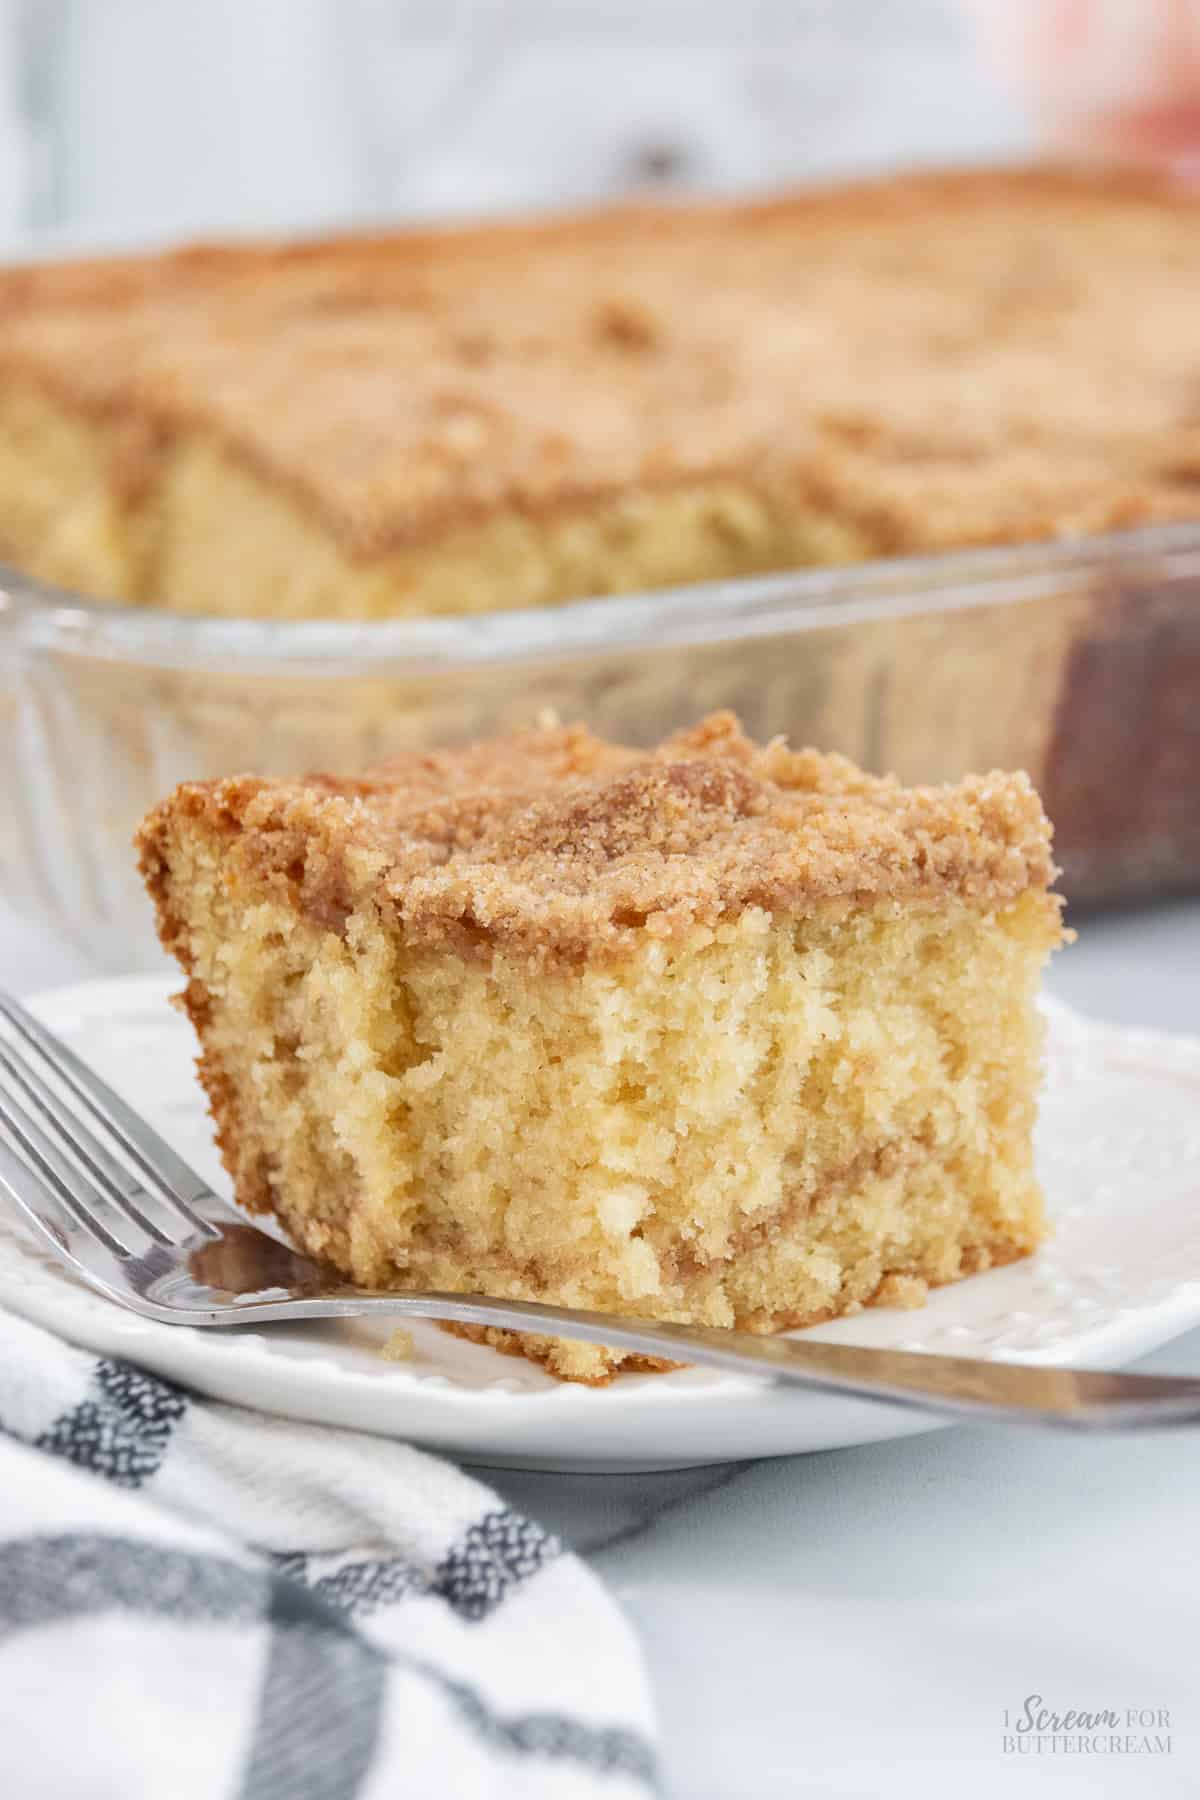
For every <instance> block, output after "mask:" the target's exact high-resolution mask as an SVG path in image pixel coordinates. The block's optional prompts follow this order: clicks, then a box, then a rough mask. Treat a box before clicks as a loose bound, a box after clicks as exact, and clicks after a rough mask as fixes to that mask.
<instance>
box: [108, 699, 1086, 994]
mask: <svg viewBox="0 0 1200 1800" xmlns="http://www.w3.org/2000/svg"><path fill="white" fill-rule="evenodd" d="M197 825H198V826H200V827H201V829H203V830H205V831H208V832H210V833H216V834H218V835H219V836H221V837H222V838H224V839H225V847H224V868H225V879H226V881H227V882H228V883H229V884H230V885H231V887H236V885H237V883H238V882H239V880H240V879H241V878H242V877H243V876H247V877H253V878H254V879H255V880H256V881H261V880H262V879H263V878H264V877H265V878H266V879H267V881H268V882H269V883H272V884H274V885H276V886H277V887H278V890H279V892H280V893H281V894H282V895H284V896H286V898H287V899H288V901H289V904H291V905H294V906H296V907H298V908H300V909H301V910H303V911H304V912H306V913H307V914H308V915H309V916H311V917H313V918H315V919H316V920H317V921H318V923H320V924H322V925H324V926H327V927H328V928H331V929H334V930H340V929H341V928H342V926H343V925H344V922H345V920H346V918H347V917H348V915H349V914H350V913H351V912H353V911H356V910H357V909H358V908H359V907H360V906H362V905H363V904H364V903H372V904H375V905H377V906H379V907H380V908H381V909H382V910H384V911H386V912H387V913H388V914H389V915H390V916H392V917H394V918H395V920H396V922H397V924H398V926H399V928H400V929H401V930H402V932H403V935H404V937H405V940H406V941H407V942H408V943H409V944H422V943H423V944H429V945H444V946H446V947H447V948H450V949H453V950H456V951H458V952H460V953H462V954H465V955H470V956H480V955H483V956H487V955H490V954H491V953H493V952H495V951H503V952H505V953H507V954H509V955H512V956H517V957H521V958H524V959H527V960H528V961H529V962H530V963H531V964H534V965H538V966H542V965H547V964H553V963H561V964H579V963H583V962H585V961H588V960H595V959H602V958H605V957H611V956H617V955H620V953H621V951H622V950H623V949H628V948H630V947H632V946H633V945H634V944H635V943H637V942H644V941H645V937H646V936H647V935H649V936H650V937H652V938H655V937H656V938H662V939H679V938H684V937H686V938H689V939H692V940H694V939H695V936H696V934H697V933H701V934H703V933H706V932H707V933H711V932H712V931H713V930H714V929H716V928H717V927H719V926H720V925H721V924H722V922H724V921H727V920H730V919H733V918H736V917H738V916H739V915H740V914H742V913H744V912H745V911H746V910H747V909H751V908H761V909H763V910H764V911H766V912H769V913H774V912H780V911H785V910H786V911H789V912H792V913H804V912H805V911H810V910H815V909H817V908H828V907H831V906H833V907H836V906H839V905H841V906H851V905H861V904H862V903H864V902H868V901H871V900H885V901H886V900H895V901H906V902H912V901H917V902H921V901H926V902H936V901H937V900H938V899H939V898H941V897H944V896H947V895H951V896H954V897H956V898H959V899H965V900H967V901H969V902H971V903H972V904H976V905H978V906H980V907H982V908H995V907H999V906H1004V905H1007V904H1009V903H1011V902H1012V901H1013V900H1014V899H1015V898H1017V897H1018V896H1019V895H1020V894H1021V893H1023V892H1024V891H1025V890H1026V889H1028V888H1031V887H1032V888H1042V889H1044V888H1045V887H1047V885H1048V884H1049V882H1050V881H1051V880H1052V879H1053V876H1054V873H1055V871H1054V867H1053V864H1052V861H1051V856H1050V826H1049V823H1048V821H1047V819H1046V817H1045V814H1044V812H1043V811H1042V807H1041V803H1040V801H1039V800H1038V797H1037V795H1036V793H1035V792H1034V790H1033V788H1032V786H1031V784H1030V782H1029V781H1028V779H1027V778H1026V777H1025V776H1024V775H1020V774H1017V775H1003V774H991V775H987V776H981V777H969V778H967V779H966V780H965V781H963V782H961V783H959V784H958V785H956V786H953V787H941V788H911V789H905V788H901V787H900V786H899V784H898V783H897V782H896V781H895V780H893V779H891V778H887V777H885V778H878V777H874V776H869V775H866V774H864V773H863V772H862V771H861V770H859V769H857V768H856V767H855V766H854V765H853V764H852V763H849V762H847V761H846V760H845V759H844V758H842V757H838V756H826V755H822V754H820V753H819V752H817V751H815V750H800V751H792V750H789V749H788V748H787V746H786V745H785V744H784V743H783V742H782V741H776V742H774V743H771V744H768V745H766V746H764V747H759V746H756V745H755V744H753V743H752V742H751V741H750V740H749V739H747V738H746V737H745V736H744V735H743V734H742V732H741V729H740V727H739V725H738V723H737V721H736V719H735V718H734V717H733V716H732V715H731V714H728V713H715V714H712V715H710V716H709V717H708V718H707V719H704V720H702V721H701V722H700V724H698V725H697V726H695V727H694V728H693V729H692V730H690V731H687V732H683V733H680V734H678V735H677V736H675V737H673V738H669V739H668V740H667V741H666V742H665V743H664V744H662V745H660V746H659V748H658V749H657V750H655V751H652V752H646V751H639V750H634V749H629V748H626V747H623V746H620V745H614V744H609V743H606V742H604V741H603V740H602V739H599V738H596V737H594V736H593V735H592V734H591V733H590V732H588V731H587V730H586V729H585V728H583V727H582V726H572V727H558V726H554V727H547V728H543V729H539V730H535V731H530V732H528V733H524V734H519V735H517V736H514V737H510V738H499V739H492V740H486V741H483V742H481V743H477V744H472V745H467V746H466V747H464V748H462V749H457V750H445V751H439V752H432V753H412V754H409V755H405V756H401V757H397V758H395V759H393V760H392V761H390V762H388V763H385V764H383V765H381V766H380V767H379V768H378V769H376V770H374V771H372V772H370V773H368V774H366V775H364V776H362V777H361V778H358V779H346V780H338V779H335V778H333V777H329V776H312V777H309V778H308V779H307V780H305V781H283V780H281V781H268V780H262V779H257V778H241V779H233V780H226V781H216V782H207V783H190V784H186V785H185V786H183V787H181V788H179V789H178V790H177V791H176V793H175V794H174V795H173V796H172V797H171V798H170V799H169V800H167V801H166V802H165V803H164V804H163V805H162V806H160V807H159V808H158V809H157V810H156V811H155V812H154V813H152V814H151V815H150V817H149V818H148V819H147V820H146V822H145V824H144V825H143V827H142V830H141V833H140V834H139V843H140V848H141V855H142V867H143V870H144V872H145V874H146V877H147V881H148V884H149V886H150V889H151V892H152V894H153V895H154V896H155V898H156V900H157V901H158V904H159V909H160V929H161V931H162V934H163V937H164V941H165V942H166V943H167V944H168V947H169V948H177V945H176V939H177V937H178V926H177V924H176V922H175V921H173V919H172V918H171V916H170V914H169V909H168V907H167V902H166V900H165V897H164V896H165V879H164V871H165V866H166V855H167V845H168V841H169V839H170V838H171V836H172V834H173V833H174V832H175V831H176V830H177V828H181V829H183V830H185V831H186V830H188V829H189V828H194V827H195V826H197Z"/></svg>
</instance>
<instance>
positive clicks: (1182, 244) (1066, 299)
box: [0, 169, 1200, 558]
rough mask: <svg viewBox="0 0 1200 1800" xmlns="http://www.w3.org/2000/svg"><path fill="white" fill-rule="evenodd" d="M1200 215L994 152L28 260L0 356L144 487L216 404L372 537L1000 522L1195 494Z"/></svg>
mask: <svg viewBox="0 0 1200 1800" xmlns="http://www.w3.org/2000/svg"><path fill="white" fill-rule="evenodd" d="M1198 219H1200V214H1198V211H1197V206H1196V202H1195V200H1194V199H1190V198H1188V197H1187V195H1186V194H1185V193H1184V192H1182V191H1178V190H1174V189H1171V188H1168V187H1167V186H1165V185H1163V184H1160V183H1158V182H1156V181H1155V180H1154V179H1153V178H1150V177H1145V176H1135V175H1129V176H1124V177H1118V176H1113V175H1108V176H1105V177H1097V176H1094V175H1086V174H1082V173H1070V172H1067V171H1054V170H1048V169H1040V170H1039V169H1030V170H1025V171H1012V170H1009V171H986V170H980V171H973V172H963V173H957V174H937V175H929V174H922V175H912V176H906V177H902V178H897V179H893V180H889V181H883V182H876V183H865V184H862V185H859V186H854V187H844V188H838V189H831V190H827V191H819V190H817V191H813V192H810V193H802V194H797V195H791V196H785V197H782V198H779V199H776V200H770V201H766V202H760V203H758V204H753V205H709V206H704V207H695V208H681V209H676V210H669V211H668V210H660V209H651V208H647V209H624V210H616V211H613V212H607V213H599V214H596V215H594V216H591V217H587V218H581V219H567V220H558V221H552V222H550V223H547V224H542V225H531V224H526V225H515V226H505V227H483V228H474V229H468V230H458V231H446V232H413V233H408V234H400V233H397V234H393V235H390V236H379V237H347V238H342V239H336V240H330V241H328V242H325V243H314V244H293V245H286V244H259V245H243V246H230V247H218V246H214V247H209V248H203V247H201V248H197V249H193V250H188V251H184V252H180V253H176V254H175V255H171V256H164V257H159V258H148V259H136V258H127V259H122V260H110V261H106V262H94V263H74V264H65V265H59V266H56V267H47V268H41V269H13V270H9V271H7V272H5V273H3V274H2V275H0V321H2V322H3V327H4V330H3V342H2V347H0V365H2V366H4V367H5V368H7V369H8V370H10V371H15V372H18V373H20V374H22V375H24V376H27V377H31V378H33V379H34V380H36V381H38V382H41V383H43V384H45V385H46V386H48V387H50V388H51V389H53V391H54V392H55V393H56V394H57V395H59V396H60V397H62V398H64V399H66V400H67V401H68V402H69V403H70V404H71V405H74V406H77V407H80V408H82V409H85V410H86V411H87V412H89V413H90V414H91V415H93V416H96V417H98V418H100V419H102V420H103V421H104V422H105V423H106V424H108V425H110V426H111V427H112V428H113V436H112V440H111V443H112V450H111V454H112V459H113V469H112V479H113V481H114V483H116V484H117V485H119V486H121V487H123V488H124V489H125V490H127V491H128V492H129V493H131V494H136V493H137V492H138V491H139V489H141V488H144V487H145V486H146V485H147V482H148V481H149V479H150V478H151V474H152V471H153V468H154V466H155V459H156V457H157V456H158V453H159V451H160V449H161V448H162V446H163V445H164V444H165V443H168V442H169V441H170V440H172V439H173V438H175V437H178V436H180V435H182V434H185V433H194V432H198V433H200V434H202V435H204V436H206V437H207V438H209V439H211V440H212V441H213V442H215V443H216V444H217V445H218V446H219V447H220V449H221V450H222V452H223V453H225V454H228V455H230V456H232V457H234V458H235V459H236V460H238V461H240V462H241V463H243V464H244V465H245V466H247V467H249V468H251V469H253V470H254V471H256V472H257V473H258V474H260V475H261V476H263V477H265V478H266V479H267V480H269V481H271V482H274V483H275V484H276V485H278V486H279V487H281V488H282V489H285V490H286V491H288V492H289V493H291V494H294V495H296V496H297V497H299V498H300V499H301V501H302V502H303V504H304V506H305V508H306V510H307V511H310V512H311V513H312V514H313V515H314V516H315V517H317V518H319V519H320V520H321V521H322V522H323V524H324V526H325V528H326V530H327V531H329V532H331V533H332V534H333V535H334V536H335V538H336V539H337V541H338V542H339V544H340V545H341V546H342V547H343V549H344V550H345V551H346V552H347V553H348V554H350V555H352V556H355V557H361V558H370V557H373V556H376V555H380V554H383V553H384V552H386V551H387V550H389V549H392V548H395V547H397V546H401V545H405V544H411V543H415V542H423V541H428V540H431V539H436V538H437V537H438V536H439V535H440V534H443V533H445V532H446V531H448V530H451V529H453V528H455V527H456V526H459V525H461V524H463V523H465V522H470V521H479V520H483V519H487V518H490V517H492V516H495V515H497V514H504V513H511V512H517V513H527V514H540V513H545V512H548V511H551V510H555V509H563V508H567V509H570V508H574V507H586V506H587V505H588V504H589V503H591V502H593V501H595V500H597V499H599V498H602V497H609V496H614V495H629V494H642V493H658V492H662V491H664V490H670V489H674V488H686V487H687V486H688V485H689V484H692V485H695V484H697V483H703V482H709V481H714V480H718V479H721V478H735V479H737V480H738V481H740V482H742V483H744V484H746V485H748V486H750V487H751V488H752V489H753V490H754V491H755V492H756V493H762V494H772V493H777V494H778V495H779V497H780V499H781V501H782V503H783V504H785V505H786V506H788V507H791V508H795V507H796V506H798V505H808V506H810V507H812V508H814V509H816V510H818V511H821V510H824V511H827V512H829V513H832V514H836V515H837V516H838V517H839V518H842V519H844V520H847V521H850V522H852V523H853V524H854V525H855V526H856V528H858V529H859V530H860V531H861V533H862V534H863V536H864V538H865V540H866V541H867V542H868V544H869V545H870V546H871V547H872V548H873V549H874V550H877V551H880V552H885V553H886V552H889V551H896V552H900V551H905V550H918V549H921V548H932V547H944V546H946V545H950V544H956V543H978V542H987V541H1002V540H1008V541H1014V540H1020V539H1028V538H1034V537H1038V536H1046V535H1057V534H1060V533H1063V532H1072V531H1082V530H1094V529H1100V528H1104V527H1116V526H1123V525H1130V524H1134V523H1137V522H1139V521H1141V520H1145V519H1155V518H1159V519H1163V518H1180V517H1195V516H1196V515H1197V513H1198V512H1200V500H1198V499H1197V480H1198V479H1200V405H1198V402H1197V394H1196V379H1197V378H1196V369H1197V366H1198V358H1200V326H1198V324H1197V317H1198V314H1197V308H1196V306H1195V295H1196V291H1197V283H1198V282H1200V230H1198V229H1197V223H1198ZM1131 319H1136V320H1137V324H1138V328H1137V330H1136V331H1131V330H1130V329H1129V321H1130V320H1131ZM735 528H736V526H733V527H731V529H735Z"/></svg>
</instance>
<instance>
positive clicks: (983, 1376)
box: [173, 1288, 1200, 1430]
mask: <svg viewBox="0 0 1200 1800" xmlns="http://www.w3.org/2000/svg"><path fill="white" fill-rule="evenodd" d="M376 1313H382V1314H384V1315H385V1316H389V1317H393V1318H406V1317H407V1318H426V1319H439V1320H448V1321H451V1322H454V1323H458V1324H464V1325H491V1326H498V1327H501V1328H503V1329H508V1330H515V1331H531V1330H532V1331H538V1332H542V1333H550V1334H553V1335H556V1336H562V1337H573V1338H582V1339H584V1340H585V1341H587V1342H589V1343H596V1344H607V1345H609V1346H611V1347H612V1348H614V1349H619V1350H635V1351H639V1352H641V1353H642V1354H643V1355H646V1356H659V1357H666V1358H668V1359H670V1360H673V1361H677V1362H690V1363H703V1364H707V1365H710V1366H711V1367H713V1368H718V1369H726V1370H732V1371H734V1372H736V1373H739V1374H743V1375H759V1376H762V1375H769V1376H772V1377H774V1379H775V1380H777V1381H782V1382H786V1383H789V1384H791V1385H794V1386H798V1387H806V1388H813V1389H818V1390H822V1391H824V1392H826V1393H832V1394H844V1395H848V1396H853V1397H854V1398H857V1399H864V1400H878V1401H886V1402H888V1403H889V1404H890V1405H894V1406H907V1407H916V1408H918V1409H920V1410H921V1411H924V1412H931V1413H937V1414H941V1415H944V1416H946V1417H949V1418H956V1419H964V1418H966V1419H970V1418H974V1419H980V1420H991V1421H1004V1420H1008V1421H1011V1422H1015V1423H1021V1424H1027V1425H1052V1426H1068V1427H1073V1428H1076V1429H1085V1430H1097V1429H1099V1430H1112V1429H1119V1430H1132V1429H1136V1428H1139V1427H1142V1428H1145V1427H1150V1426H1164V1425H1183V1424H1186V1423H1188V1422H1190V1421H1193V1420H1197V1419H1200V1380H1194V1379H1191V1378H1188V1377H1185V1376H1174V1375H1137V1374H1125V1373H1123V1372H1120V1371H1109V1370H1089V1369H1062V1368H1052V1367H1047V1366H1045V1365H1042V1364H1038V1363H1016V1362H984V1361H981V1360H978V1359H976V1358H971V1357H964V1356H933V1355H927V1354H926V1353H925V1352H923V1351H912V1350H888V1349H867V1348H864V1347H863V1346H861V1345H858V1344H832V1343H822V1342H820V1341H818V1340H817V1339H814V1338H789V1337H769V1336H758V1335H756V1334H752V1333H750V1332H744V1331H725V1330H719V1329H715V1328H713V1327H711V1326H707V1325H678V1324H674V1323H670V1322H666V1321H657V1320H655V1321H643V1320H641V1319H629V1318H624V1317H621V1316H619V1315H617V1314H610V1313H602V1312H585V1311H578V1310H575V1309H573V1308H568V1307H562V1306H545V1305H542V1304H541V1303H540V1302H538V1301H534V1300H494V1299H490V1298H486V1299H485V1298H477V1297H476V1296H474V1295H463V1294H437V1293H421V1294H400V1293H371V1292H364V1291H363V1290H361V1289H354V1288H347V1289H345V1290H343V1291H338V1292H334V1293H332V1294H323V1295H321V1296H320V1297H316V1296H313V1297H311V1298H302V1299H293V1300H289V1301H284V1302H280V1303H275V1302H271V1301H269V1300H264V1301H255V1300H251V1301H248V1302H244V1303H243V1304H241V1305H239V1306H238V1307H237V1308H236V1309H235V1310H231V1309H230V1308H229V1306H228V1304H227V1303H226V1305H225V1306H224V1307H222V1308H221V1309H220V1310H219V1311H214V1312H213V1314H212V1315H211V1316H209V1317H206V1318H204V1319H199V1318H197V1317H196V1316H195V1314H194V1313H193V1314H192V1315H191V1318H190V1320H189V1322H191V1323H197V1324H199V1323H203V1324H212V1325H217V1324H234V1323H239V1322H240V1323H244V1324H250V1323H251V1322H253V1321H257V1320H265V1319H268V1318H271V1317H276V1318H288V1319H295V1318H296V1317H298V1316H307V1317H309V1318H336V1317H343V1318H344V1317H352V1316H355V1315H364V1314H376ZM173 1316H174V1318H175V1319H177V1320H178V1319H179V1313H178V1312H173Z"/></svg>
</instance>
